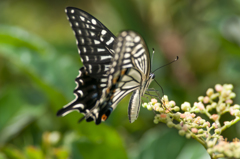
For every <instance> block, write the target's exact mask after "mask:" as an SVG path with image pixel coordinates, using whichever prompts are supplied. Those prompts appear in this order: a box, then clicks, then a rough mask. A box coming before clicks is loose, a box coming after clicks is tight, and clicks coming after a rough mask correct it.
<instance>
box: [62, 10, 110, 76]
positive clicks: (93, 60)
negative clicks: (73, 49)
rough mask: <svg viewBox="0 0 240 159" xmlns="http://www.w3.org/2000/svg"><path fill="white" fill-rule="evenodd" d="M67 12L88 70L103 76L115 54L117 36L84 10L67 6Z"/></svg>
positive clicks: (83, 61)
mask: <svg viewBox="0 0 240 159" xmlns="http://www.w3.org/2000/svg"><path fill="white" fill-rule="evenodd" d="M65 12H66V14H67V17H68V20H69V22H70V24H71V27H72V29H73V32H74V34H75V37H76V40H77V46H78V52H79V54H80V57H81V60H82V63H83V65H84V67H85V69H86V71H87V72H88V74H89V76H91V77H94V78H97V79H100V78H102V75H103V74H105V73H106V71H107V70H108V68H109V64H110V62H111V59H112V57H113V54H114V52H113V42H114V39H115V36H114V35H113V34H112V33H111V32H110V31H109V30H108V29H107V28H106V27H105V26H104V25H103V24H102V23H101V22H100V21H98V20H97V19H96V18H95V17H93V16H92V15H90V14H89V13H87V12H85V11H83V10H80V9H78V8H73V7H67V8H66V10H65Z"/></svg>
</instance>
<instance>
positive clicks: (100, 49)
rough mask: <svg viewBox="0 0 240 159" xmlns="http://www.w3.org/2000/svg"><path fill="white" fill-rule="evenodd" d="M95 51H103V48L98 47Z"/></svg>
mask: <svg viewBox="0 0 240 159" xmlns="http://www.w3.org/2000/svg"><path fill="white" fill-rule="evenodd" d="M97 51H98V52H103V51H105V49H103V48H98V49H97Z"/></svg>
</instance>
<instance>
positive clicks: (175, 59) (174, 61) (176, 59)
mask: <svg viewBox="0 0 240 159" xmlns="http://www.w3.org/2000/svg"><path fill="white" fill-rule="evenodd" d="M178 59H179V57H178V56H177V58H176V59H174V60H173V61H171V62H169V63H167V64H165V65H163V66H161V67H158V68H157V69H156V70H154V71H153V72H155V71H157V70H158V69H160V68H163V67H165V66H167V65H170V64H171V63H173V62H175V61H177V60H178ZM153 72H152V73H153Z"/></svg>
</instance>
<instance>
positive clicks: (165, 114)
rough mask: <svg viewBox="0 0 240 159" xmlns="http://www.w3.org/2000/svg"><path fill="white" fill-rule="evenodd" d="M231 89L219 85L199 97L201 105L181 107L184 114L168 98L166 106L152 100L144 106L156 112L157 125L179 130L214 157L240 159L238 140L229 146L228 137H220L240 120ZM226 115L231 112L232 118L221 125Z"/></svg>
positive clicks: (227, 86)
mask: <svg viewBox="0 0 240 159" xmlns="http://www.w3.org/2000/svg"><path fill="white" fill-rule="evenodd" d="M232 89H233V85H231V84H224V85H223V86H222V85H220V84H217V85H215V90H216V91H217V92H214V90H213V89H212V88H209V89H208V90H207V92H206V96H205V97H204V96H200V97H198V102H195V103H194V104H193V106H192V107H191V105H190V103H189V102H184V103H183V104H181V111H180V109H179V107H178V106H176V104H175V102H174V101H172V100H171V101H169V100H168V97H167V96H166V95H165V96H164V97H163V98H162V100H161V102H162V103H163V104H161V103H158V102H157V100H156V99H154V98H153V99H152V100H151V102H149V103H144V104H143V107H145V108H147V109H148V110H154V111H155V112H156V113H157V114H156V115H155V118H154V123H155V124H158V123H159V122H163V123H165V124H166V125H167V126H168V127H170V128H172V127H174V128H176V129H178V130H179V131H178V132H179V134H180V135H182V136H186V138H191V137H192V138H194V139H195V140H197V141H198V142H199V143H201V144H202V145H203V146H204V147H205V148H206V150H207V152H208V153H209V155H210V156H211V157H212V158H221V157H228V158H240V153H239V149H240V142H239V139H234V141H233V142H231V143H229V142H227V138H226V139H224V137H223V136H222V135H221V134H222V132H223V131H224V130H225V129H227V128H229V127H231V126H233V125H234V124H236V123H237V122H238V121H239V120H240V105H238V104H233V101H232V99H233V98H235V97H236V94H235V93H234V92H232ZM164 108H165V109H164ZM225 113H229V114H230V115H231V116H232V117H233V119H232V120H231V121H224V122H223V123H221V122H220V119H221V117H222V116H223V115H224V114H225ZM198 114H201V115H202V114H203V115H205V116H206V117H207V119H203V118H202V117H201V116H200V115H198ZM211 121H213V122H211Z"/></svg>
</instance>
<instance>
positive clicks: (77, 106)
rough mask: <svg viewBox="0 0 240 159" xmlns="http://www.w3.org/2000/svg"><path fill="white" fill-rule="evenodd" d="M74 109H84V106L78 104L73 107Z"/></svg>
mask: <svg viewBox="0 0 240 159" xmlns="http://www.w3.org/2000/svg"><path fill="white" fill-rule="evenodd" d="M73 108H82V109H83V108H84V105H83V104H76V105H74V106H73Z"/></svg>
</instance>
